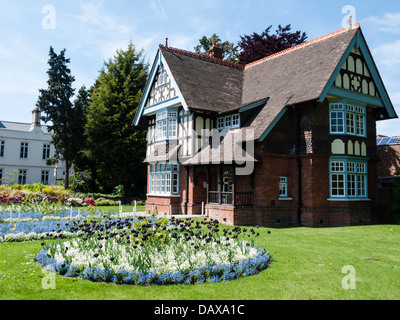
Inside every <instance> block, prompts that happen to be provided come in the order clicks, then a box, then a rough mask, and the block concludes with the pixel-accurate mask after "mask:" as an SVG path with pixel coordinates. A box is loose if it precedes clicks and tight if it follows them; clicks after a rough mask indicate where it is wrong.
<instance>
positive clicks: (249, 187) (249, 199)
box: [206, 164, 254, 207]
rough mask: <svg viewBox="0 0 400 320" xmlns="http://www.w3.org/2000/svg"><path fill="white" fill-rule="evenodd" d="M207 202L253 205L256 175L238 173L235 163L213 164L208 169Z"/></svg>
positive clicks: (236, 205)
mask: <svg viewBox="0 0 400 320" xmlns="http://www.w3.org/2000/svg"><path fill="white" fill-rule="evenodd" d="M206 171H207V172H206V177H207V178H206V179H207V181H206V186H207V191H206V194H207V200H206V204H213V205H229V206H233V207H252V206H253V204H254V175H253V174H251V175H248V176H242V175H237V174H236V166H235V165H222V164H221V165H211V166H208V167H207V169H206Z"/></svg>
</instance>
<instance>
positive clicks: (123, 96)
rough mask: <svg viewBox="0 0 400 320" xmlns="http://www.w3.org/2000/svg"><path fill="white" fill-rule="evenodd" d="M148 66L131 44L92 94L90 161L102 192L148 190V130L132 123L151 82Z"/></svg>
mask: <svg viewBox="0 0 400 320" xmlns="http://www.w3.org/2000/svg"><path fill="white" fill-rule="evenodd" d="M147 69H148V64H147V63H145V62H144V58H143V52H142V51H140V52H137V51H136V49H135V46H134V45H133V44H132V43H131V42H130V43H129V45H128V48H127V49H126V50H118V51H117V53H116V54H115V55H114V57H113V58H111V59H109V60H108V61H106V62H105V63H104V67H103V68H102V70H101V71H100V74H99V76H98V78H97V80H96V84H95V85H94V87H93V88H92V91H91V96H90V102H89V105H88V109H87V123H86V127H85V135H86V137H87V145H86V151H85V154H86V157H87V158H88V160H89V161H90V162H91V163H92V164H94V167H95V168H96V170H95V175H96V179H97V181H98V183H99V185H101V186H102V188H101V190H100V191H101V192H108V193H111V192H112V191H113V190H114V188H115V187H116V186H118V185H122V186H123V187H124V190H125V193H126V194H127V195H128V194H129V195H132V194H134V193H136V194H137V193H139V192H140V191H143V190H144V186H145V184H146V166H145V164H144V163H143V159H144V158H145V156H146V130H145V129H144V128H137V127H134V126H132V120H133V118H134V115H135V113H136V110H137V107H138V105H139V102H140V98H141V95H142V92H141V89H142V88H143V87H144V86H145V84H146V80H147Z"/></svg>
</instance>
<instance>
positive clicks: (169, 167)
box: [149, 163, 179, 196]
mask: <svg viewBox="0 0 400 320" xmlns="http://www.w3.org/2000/svg"><path fill="white" fill-rule="evenodd" d="M149 174H150V177H149V184H150V186H149V194H150V195H160V196H172V195H179V166H178V165H176V164H171V163H163V164H152V165H150V173H149Z"/></svg>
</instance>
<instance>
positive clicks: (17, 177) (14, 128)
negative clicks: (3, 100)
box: [0, 108, 64, 185]
mask: <svg viewBox="0 0 400 320" xmlns="http://www.w3.org/2000/svg"><path fill="white" fill-rule="evenodd" d="M40 115H41V114H40V110H39V109H37V108H36V109H34V110H33V111H32V123H19V122H11V121H1V120H0V184H13V183H19V184H31V183H42V184H46V185H53V184H57V183H56V182H57V181H56V180H60V179H62V178H63V177H64V164H63V163H61V162H59V163H58V164H56V165H53V166H48V165H47V164H46V159H48V158H50V157H52V156H53V154H54V146H53V145H52V144H51V143H50V141H51V135H52V134H51V132H48V126H45V125H42V124H41V123H40Z"/></svg>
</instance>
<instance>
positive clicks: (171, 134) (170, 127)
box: [156, 111, 178, 141]
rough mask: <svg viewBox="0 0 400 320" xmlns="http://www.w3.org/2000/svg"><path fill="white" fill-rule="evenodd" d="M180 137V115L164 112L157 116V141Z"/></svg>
mask: <svg viewBox="0 0 400 320" xmlns="http://www.w3.org/2000/svg"><path fill="white" fill-rule="evenodd" d="M177 136H178V113H177V112H171V111H170V112H168V111H162V112H159V113H157V115H156V141H162V140H166V139H171V138H177Z"/></svg>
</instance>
